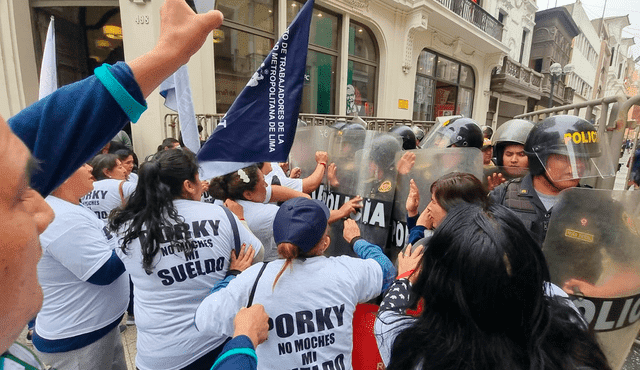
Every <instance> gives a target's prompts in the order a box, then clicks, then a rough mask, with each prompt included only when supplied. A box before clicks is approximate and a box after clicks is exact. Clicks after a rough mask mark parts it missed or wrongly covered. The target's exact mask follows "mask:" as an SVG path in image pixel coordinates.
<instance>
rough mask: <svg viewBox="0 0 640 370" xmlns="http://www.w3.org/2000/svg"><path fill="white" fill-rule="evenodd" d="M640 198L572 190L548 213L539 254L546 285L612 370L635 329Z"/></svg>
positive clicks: (639, 298) (639, 300) (639, 303)
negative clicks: (574, 312) (590, 333)
mask: <svg viewBox="0 0 640 370" xmlns="http://www.w3.org/2000/svg"><path fill="white" fill-rule="evenodd" d="M638 216H640V192H637V191H635V192H634V191H631V192H629V191H627V192H623V191H619V192H616V191H611V190H595V189H587V188H572V189H568V190H565V191H563V192H562V193H561V194H560V198H559V200H558V203H557V204H556V205H555V206H554V207H553V211H552V215H551V219H550V220H549V229H548V231H547V236H546V239H545V241H544V246H543V251H544V254H545V256H546V258H547V263H548V264H549V270H550V273H551V282H553V283H554V284H556V285H558V286H559V287H560V288H562V289H563V290H564V291H565V292H567V294H569V296H570V297H571V299H572V301H573V303H574V304H575V305H576V306H577V307H578V309H579V310H580V311H581V312H582V313H583V315H584V318H585V319H586V321H587V322H588V323H589V326H590V328H592V329H593V330H594V331H595V333H596V336H597V338H598V341H599V342H600V345H601V347H602V349H603V351H604V353H605V355H606V356H607V359H608V360H609V363H610V365H611V367H612V368H613V369H620V368H621V367H622V365H623V363H624V360H625V358H626V356H627V354H628V353H629V349H630V348H631V345H632V343H633V340H634V339H635V337H636V335H637V334H638V329H640V320H639V319H640V233H639V231H638V230H639V229H638V227H639V225H640V224H639V223H638V222H639V219H638Z"/></svg>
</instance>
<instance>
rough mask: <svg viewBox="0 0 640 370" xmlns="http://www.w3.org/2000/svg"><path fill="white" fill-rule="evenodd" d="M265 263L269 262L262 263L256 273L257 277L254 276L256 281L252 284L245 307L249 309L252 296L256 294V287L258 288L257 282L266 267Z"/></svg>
mask: <svg viewBox="0 0 640 370" xmlns="http://www.w3.org/2000/svg"><path fill="white" fill-rule="evenodd" d="M267 263H269V262H263V263H262V267H261V268H260V272H258V276H256V281H254V282H253V286H252V287H251V293H250V294H249V302H248V303H247V307H251V305H252V304H253V296H254V295H255V294H256V287H257V286H258V280H260V277H261V276H262V273H263V272H264V269H265V268H266V267H267Z"/></svg>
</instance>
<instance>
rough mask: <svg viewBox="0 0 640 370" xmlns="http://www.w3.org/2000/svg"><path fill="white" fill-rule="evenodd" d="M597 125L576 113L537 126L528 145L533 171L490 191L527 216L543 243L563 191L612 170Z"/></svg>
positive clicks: (557, 117)
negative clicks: (603, 156)
mask: <svg viewBox="0 0 640 370" xmlns="http://www.w3.org/2000/svg"><path fill="white" fill-rule="evenodd" d="M600 141H601V140H600V137H599V136H598V133H597V131H596V129H595V128H594V127H593V125H592V124H591V123H589V122H588V121H586V120H584V119H582V118H580V117H575V116H568V115H567V116H553V117H549V118H547V119H545V120H543V121H541V122H538V123H537V124H535V126H534V127H533V128H532V129H531V132H530V133H529V135H528V137H527V140H526V142H525V144H524V152H525V153H526V155H527V157H528V160H529V171H530V173H529V174H528V175H527V176H525V177H523V178H517V179H513V180H511V181H508V182H506V183H504V184H502V185H500V186H498V187H497V188H495V189H494V190H493V191H492V192H491V197H492V199H493V201H494V202H497V203H500V204H503V205H505V206H507V207H509V208H511V210H513V211H514V212H515V213H516V215H518V217H519V218H520V219H521V220H522V222H523V223H524V224H525V226H527V227H528V228H529V230H530V231H531V233H532V234H533V235H534V237H535V238H536V239H537V241H538V242H539V243H542V242H543V241H544V238H545V235H546V232H547V228H548V223H549V217H550V216H551V209H552V207H553V206H554V204H555V203H556V202H557V196H558V194H559V193H560V192H561V191H562V190H564V189H568V188H572V187H576V186H579V184H580V179H583V178H586V177H595V176H603V175H605V174H613V170H612V168H611V169H609V168H606V167H607V166H608V167H612V164H611V161H610V160H608V158H602V159H604V160H600V161H596V159H597V158H598V157H601V156H602V155H603V152H604V153H606V152H607V151H606V150H603V147H604V145H601V144H600Z"/></svg>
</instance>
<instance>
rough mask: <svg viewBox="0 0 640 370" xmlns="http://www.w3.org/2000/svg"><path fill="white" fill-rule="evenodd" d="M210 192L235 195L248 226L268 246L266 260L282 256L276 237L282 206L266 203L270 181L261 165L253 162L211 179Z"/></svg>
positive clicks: (221, 197)
mask: <svg viewBox="0 0 640 370" xmlns="http://www.w3.org/2000/svg"><path fill="white" fill-rule="evenodd" d="M209 193H210V194H211V195H212V196H213V197H214V198H216V199H225V200H226V199H231V200H234V201H236V202H237V203H238V204H239V205H240V206H242V208H243V210H244V219H245V221H246V222H247V226H248V227H249V229H250V230H251V232H252V233H253V234H254V235H255V236H256V237H257V238H258V239H260V241H261V242H262V245H263V246H264V260H265V261H272V260H274V259H276V258H278V251H277V246H276V242H275V241H274V240H273V219H274V218H275V217H276V212H278V209H279V208H280V207H278V206H277V205H275V204H264V201H265V200H266V199H267V195H268V194H267V183H266V182H265V181H264V175H263V174H262V172H261V171H260V170H259V169H258V166H256V165H252V166H249V167H245V168H243V169H239V170H238V171H235V172H231V173H229V174H226V175H224V176H220V177H216V178H213V179H211V183H210V185H209Z"/></svg>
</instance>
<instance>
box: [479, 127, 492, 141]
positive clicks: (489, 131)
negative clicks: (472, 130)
mask: <svg viewBox="0 0 640 370" xmlns="http://www.w3.org/2000/svg"><path fill="white" fill-rule="evenodd" d="M480 129H481V130H482V136H484V138H485V139H491V136H493V129H492V128H491V126H487V125H484V126H482V127H480Z"/></svg>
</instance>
